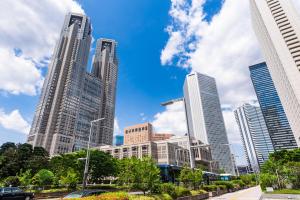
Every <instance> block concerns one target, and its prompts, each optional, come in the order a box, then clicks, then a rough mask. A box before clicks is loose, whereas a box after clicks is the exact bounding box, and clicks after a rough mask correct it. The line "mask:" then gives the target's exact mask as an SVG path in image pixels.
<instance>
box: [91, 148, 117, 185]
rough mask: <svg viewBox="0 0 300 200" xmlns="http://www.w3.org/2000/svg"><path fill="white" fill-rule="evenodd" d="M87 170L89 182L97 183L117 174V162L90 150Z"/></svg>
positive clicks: (105, 154)
mask: <svg viewBox="0 0 300 200" xmlns="http://www.w3.org/2000/svg"><path fill="white" fill-rule="evenodd" d="M89 170H90V177H91V181H93V182H94V183H95V182H96V183H99V182H101V181H102V180H103V178H105V177H109V176H115V175H116V174H117V160H116V159H115V158H113V157H112V156H111V155H110V154H107V153H105V152H103V151H99V150H92V151H91V157H90V167H89Z"/></svg>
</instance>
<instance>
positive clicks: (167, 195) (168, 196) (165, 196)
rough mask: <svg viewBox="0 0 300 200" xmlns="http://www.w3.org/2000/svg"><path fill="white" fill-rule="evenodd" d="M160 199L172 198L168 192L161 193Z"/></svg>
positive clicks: (168, 199)
mask: <svg viewBox="0 0 300 200" xmlns="http://www.w3.org/2000/svg"><path fill="white" fill-rule="evenodd" d="M161 199H162V200H172V199H173V198H172V197H171V196H170V195H169V194H162V195H161Z"/></svg>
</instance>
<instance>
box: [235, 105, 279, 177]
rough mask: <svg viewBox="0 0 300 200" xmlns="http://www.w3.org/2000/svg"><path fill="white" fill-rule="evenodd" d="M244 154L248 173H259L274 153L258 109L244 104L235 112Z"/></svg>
mask: <svg viewBox="0 0 300 200" xmlns="http://www.w3.org/2000/svg"><path fill="white" fill-rule="evenodd" d="M234 114H235V119H236V122H237V124H238V126H239V130H240V134H241V138H242V142H243V146H244V152H245V155H246V160H247V163H248V166H249V169H250V171H252V172H257V171H259V166H261V165H262V164H263V163H264V162H265V161H266V160H267V159H268V158H269V154H270V153H273V152H274V149H273V145H272V142H271V138H270V135H269V132H268V129H267V126H266V123H265V120H264V117H263V114H262V112H261V109H260V107H257V106H254V105H251V104H248V103H247V104H244V105H243V106H241V107H238V108H237V109H236V110H235V111H234Z"/></svg>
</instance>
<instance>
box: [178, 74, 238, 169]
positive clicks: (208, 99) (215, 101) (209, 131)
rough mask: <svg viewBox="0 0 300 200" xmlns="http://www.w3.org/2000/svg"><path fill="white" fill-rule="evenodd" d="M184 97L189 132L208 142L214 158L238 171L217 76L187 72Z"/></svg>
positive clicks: (225, 166)
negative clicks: (233, 161) (233, 158)
mask: <svg viewBox="0 0 300 200" xmlns="http://www.w3.org/2000/svg"><path fill="white" fill-rule="evenodd" d="M184 99H185V107H186V114H187V123H188V132H189V134H190V135H191V136H192V137H195V138H196V139H198V140H200V141H202V142H203V143H205V144H209V145H210V147H211V151H212V158H213V160H215V161H218V162H219V166H220V168H222V169H224V170H225V171H226V172H227V173H231V174H235V172H234V166H233V163H232V159H231V152H230V147H229V143H228V138H227V134H226V129H225V124H224V119H223V115H222V110H221V105H220V100H219V95H218V91H217V85H216V82H215V79H214V78H212V77H209V76H206V75H203V74H199V73H196V72H194V73H191V74H189V75H187V77H186V79H185V83H184Z"/></svg>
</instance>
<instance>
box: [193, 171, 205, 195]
mask: <svg viewBox="0 0 300 200" xmlns="http://www.w3.org/2000/svg"><path fill="white" fill-rule="evenodd" d="M202 181H203V172H202V170H201V169H195V170H194V171H193V173H192V182H193V186H194V190H195V189H199V186H200V185H201V183H202Z"/></svg>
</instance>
